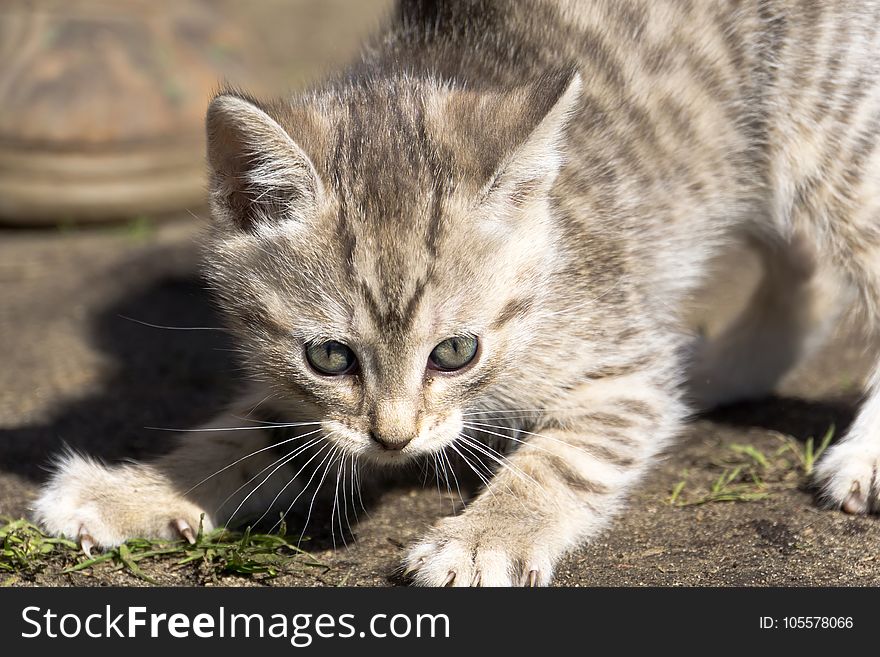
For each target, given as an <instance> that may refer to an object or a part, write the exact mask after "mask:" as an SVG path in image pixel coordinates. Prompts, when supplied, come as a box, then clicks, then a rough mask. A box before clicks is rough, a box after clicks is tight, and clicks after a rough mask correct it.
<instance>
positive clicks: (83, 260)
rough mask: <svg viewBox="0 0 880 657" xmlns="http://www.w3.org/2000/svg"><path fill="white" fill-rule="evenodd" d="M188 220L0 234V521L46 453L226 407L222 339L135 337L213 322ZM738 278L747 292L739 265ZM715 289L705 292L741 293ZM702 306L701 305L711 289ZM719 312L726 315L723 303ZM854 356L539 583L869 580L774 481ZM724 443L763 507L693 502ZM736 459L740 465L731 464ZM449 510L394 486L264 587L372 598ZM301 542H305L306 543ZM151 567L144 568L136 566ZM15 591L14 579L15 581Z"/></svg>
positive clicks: (852, 552)
mask: <svg viewBox="0 0 880 657" xmlns="http://www.w3.org/2000/svg"><path fill="white" fill-rule="evenodd" d="M197 223H198V221H197V220H196V219H193V218H192V217H190V216H188V215H187V216H183V217H181V218H178V219H177V220H176V221H172V222H169V223H165V224H162V225H160V226H158V227H150V226H145V225H143V224H134V225H130V226H118V227H113V228H94V229H81V230H74V231H71V230H66V231H61V230H59V231H42V232H28V231H8V232H4V233H2V234H0V290H2V292H0V345H2V347H0V349H2V367H0V515H6V516H12V517H17V516H20V515H24V514H27V512H28V503H29V501H30V500H31V499H33V496H34V494H35V491H36V490H37V487H38V486H39V483H40V481H41V479H42V478H43V477H44V475H45V471H44V469H43V468H44V466H45V464H46V461H47V459H48V457H49V456H50V455H51V454H52V453H54V452H55V451H56V450H58V449H59V448H60V447H61V445H62V444H64V443H66V444H68V445H71V446H73V447H75V448H77V449H79V450H82V451H85V452H87V453H91V454H97V455H100V456H102V457H104V458H107V459H111V460H112V459H118V458H122V457H135V458H137V457H141V456H145V455H149V454H151V453H155V452H158V451H161V450H162V449H163V445H164V444H165V442H164V441H165V440H167V435H166V434H163V433H160V432H156V431H151V430H148V429H145V427H151V426H152V427H156V426H158V427H188V426H194V425H196V424H198V423H199V422H201V421H204V420H206V419H208V418H209V417H211V416H212V415H213V414H214V413H215V412H216V411H217V410H219V409H220V408H221V407H222V406H223V404H224V402H225V401H226V400H228V399H229V398H230V396H231V395H232V394H233V392H234V390H235V386H236V376H237V375H236V372H235V368H236V365H235V362H234V360H233V357H232V353H231V352H229V351H227V349H228V348H229V345H228V344H227V342H226V338H225V337H224V335H223V334H222V333H218V332H213V331H174V330H163V329H157V328H150V327H148V326H144V325H143V324H139V323H136V322H133V321H131V320H132V319H135V320H140V321H143V322H149V323H152V324H157V325H165V326H203V327H212V326H219V325H220V320H219V319H218V318H217V316H216V315H215V313H214V311H213V310H212V306H211V303H210V301H209V298H208V296H207V294H206V293H205V291H204V290H203V289H202V287H201V284H200V282H199V279H198V277H197V274H196V273H195V266H196V262H197V250H196V248H195V243H194V236H195V234H196V233H197V225H196V224H197ZM743 262H744V263H745V264H743V263H740V264H739V265H738V268H739V269H740V270H741V273H743V274H746V276H745V278H746V279H748V278H749V276H748V271H746V270H748V269H749V265H748V263H749V261H748V260H745V261H743ZM738 280H740V279H737V278H730V279H729V280H728V282H727V284H726V286H725V287H724V288H723V290H722V292H720V293H718V294H720V295H721V297H723V298H724V299H727V298H728V297H735V296H742V294H743V289H744V288H743V286H742V285H740V284H739V283H738V282H737V281H738ZM716 296H717V294H716ZM727 305H730V304H729V303H728V304H727ZM865 353H866V344H865V343H864V342H863V341H861V340H859V339H858V338H857V337H855V336H854V335H853V334H852V332H846V331H844V332H842V333H840V334H838V335H836V336H835V337H834V338H833V339H832V341H831V342H830V343H829V344H828V345H827V346H826V347H825V348H823V349H821V350H820V351H819V352H818V353H816V354H815V355H814V356H813V357H811V358H810V359H809V361H808V362H807V363H805V365H804V366H803V367H800V368H798V370H796V371H795V372H793V373H792V374H791V375H790V376H789V377H787V379H786V381H785V383H784V385H783V386H782V387H781V391H780V396H779V397H777V398H773V399H768V400H766V401H761V402H756V403H749V404H743V405H739V406H735V407H732V408H728V409H726V410H723V411H719V412H716V413H714V414H712V415H711V416H709V417H706V418H701V419H698V420H696V421H695V422H694V423H693V424H692V425H691V426H690V428H689V430H688V431H687V432H686V434H685V435H684V436H683V438H682V440H681V443H680V444H679V446H678V447H676V448H675V449H673V450H672V451H670V453H669V454H668V455H667V457H666V458H665V459H664V460H663V461H662V462H660V463H659V464H658V466H657V468H656V469H655V470H654V471H653V473H652V474H651V475H650V476H649V477H647V479H645V481H644V483H643V484H642V485H641V486H640V487H639V488H638V489H637V490H636V491H635V492H634V494H633V495H632V498H631V503H630V505H629V508H628V510H627V511H626V512H625V513H624V514H623V515H622V517H620V518H619V519H618V520H617V522H616V523H614V524H613V526H612V527H611V529H610V530H609V531H608V532H607V533H605V534H604V535H603V536H601V537H600V538H599V539H597V540H596V541H595V542H593V544H591V545H590V546H588V547H585V548H583V549H581V550H579V551H577V552H576V553H574V554H572V555H571V556H570V557H568V558H567V559H565V561H564V562H563V563H562V564H561V565H560V567H559V570H558V575H557V578H556V584H557V585H562V586H595V585H627V586H630V585H633V586H643V585H661V586H679V585H792V586H794V585H798V586H800V585H877V584H880V563H878V561H877V548H878V546H880V520H878V519H877V518H876V517H849V516H846V515H844V514H841V513H838V512H835V511H826V510H820V509H819V508H817V507H816V506H815V505H814V502H813V497H812V494H811V492H810V491H808V490H806V489H805V488H804V487H803V482H804V477H802V476H800V475H798V474H796V473H794V472H792V473H791V474H786V472H788V470H786V469H785V468H784V467H783V466H784V463H783V462H784V461H791V462H794V461H796V458H795V456H794V454H795V452H794V451H793V450H787V451H784V453H782V454H778V452H779V450H780V448H781V447H782V446H783V445H784V444H785V443H784V438H783V437H784V436H789V437H791V438H793V439H794V441H795V444H797V445H798V446H800V447H802V445H803V442H804V441H805V440H806V439H807V438H808V437H811V436H814V437H820V436H822V435H823V434H824V433H825V432H826V430H827V429H828V427H829V426H830V425H832V424H833V425H834V426H835V427H836V431H837V434H838V435H839V434H840V433H841V432H842V430H843V429H844V428H845V427H846V425H847V424H848V423H849V422H850V421H851V418H852V414H853V410H854V404H855V402H856V401H857V398H858V389H859V383H860V380H861V377H862V375H863V374H864V371H865V366H866V360H867V359H866V358H865ZM732 444H740V445H750V446H753V447H755V448H756V449H759V450H761V452H762V453H763V454H765V455H766V456H767V458H768V461H769V466H768V467H767V468H763V469H761V470H760V471H759V474H760V476H761V479H762V481H763V482H764V483H763V487H758V486H757V485H755V484H754V483H753V482H745V483H743V482H742V481H741V479H742V478H738V479H737V480H735V481H734V484H733V485H734V486H739V488H738V490H740V491H746V492H754V491H763V492H769V497H766V498H764V499H760V500H756V501H745V502H714V503H706V504H694V505H688V506H679V505H673V504H670V503H669V501H668V500H669V497H670V493H671V491H672V490H673V488H674V487H675V486H676V484H677V483H678V482H680V481H685V482H686V483H685V486H684V488H683V490H682V492H681V495H680V497H679V500H684V501H686V502H697V501H700V499H701V498H703V497H705V496H706V494H707V493H708V491H709V488H710V486H711V484H712V482H713V481H715V480H716V479H717V478H718V477H719V476H720V475H721V474H723V473H724V472H725V469H726V468H727V471H728V472H729V468H730V467H732V465H733V464H735V463H737V462H740V461H742V460H743V458H745V457H743V456H741V455H740V456H738V455H737V454H736V453H735V452H734V451H733V450H732V449H731V447H730V446H731V445H732ZM746 460H748V459H746ZM448 510H449V499H448V498H446V499H441V497H439V496H438V492H437V490H436V488H434V487H432V486H429V487H427V488H425V489H421V488H419V487H418V486H412V487H410V486H405V485H402V486H398V487H395V488H394V489H392V490H388V491H387V492H385V493H384V494H383V495H381V496H380V498H379V499H377V500H376V501H375V503H374V504H372V505H371V508H370V516H369V518H366V519H364V521H363V522H361V523H360V524H359V525H357V526H356V528H355V541H354V542H353V543H351V544H350V545H349V546H348V547H346V548H340V549H336V550H334V549H332V548H327V549H323V548H322V549H315V548H313V551H314V552H315V554H316V556H318V558H319V559H321V560H322V561H323V562H324V563H326V564H328V565H329V566H330V568H329V569H328V570H324V569H305V570H297V571H295V572H293V573H292V574H286V575H282V576H281V577H279V578H277V579H275V580H272V581H271V583H273V584H276V585H304V586H312V585H334V584H339V583H345V584H348V585H367V586H385V585H389V584H396V583H399V582H398V580H396V579H395V578H394V577H393V575H392V573H393V570H394V569H395V567H396V566H397V564H398V562H399V559H400V556H401V554H402V550H403V546H405V545H406V544H408V543H409V542H411V541H413V540H415V539H416V538H417V537H418V536H419V534H420V532H421V531H422V530H423V529H424V528H425V527H427V526H428V525H430V523H431V522H432V521H433V520H434V519H436V518H438V517H439V516H440V515H442V514H443V513H446V512H448ZM315 545H316V546H320V545H322V544H321V543H320V542H319V543H317V544H315ZM151 568H152V570H151ZM145 570H147V572H151V573H152V574H153V575H154V576H156V577H157V578H158V579H159V580H160V581H161V582H163V583H166V584H180V585H188V584H203V583H220V584H229V585H253V584H257V583H258V582H257V581H256V580H253V579H246V578H236V577H229V578H223V579H220V580H212V581H206V580H205V579H204V578H202V577H201V576H200V575H199V572H198V570H197V568H195V567H194V568H193V569H191V570H189V569H185V568H184V569H180V570H169V569H167V568H164V567H161V566H150V565H146V566H145ZM50 571H51V569H49V570H47V571H45V572H44V573H42V574H39V575H37V576H36V577H35V578H34V579H33V583H36V584H52V585H97V584H109V583H115V584H136V583H138V581H137V580H134V579H133V578H131V577H130V576H128V575H126V574H124V573H121V572H115V571H112V570H109V569H100V568H98V569H95V570H94V571H93V572H91V573H88V574H73V575H58V574H52V572H50ZM24 583H27V581H25V582H24Z"/></svg>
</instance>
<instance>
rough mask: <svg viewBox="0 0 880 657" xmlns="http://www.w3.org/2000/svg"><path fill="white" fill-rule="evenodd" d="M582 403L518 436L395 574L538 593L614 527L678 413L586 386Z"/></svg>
mask: <svg viewBox="0 0 880 657" xmlns="http://www.w3.org/2000/svg"><path fill="white" fill-rule="evenodd" d="M627 378H629V377H627ZM584 397H585V398H584V400H583V401H584V404H585V405H584V406H583V407H585V408H589V409H590V412H589V413H584V414H582V415H580V416H579V417H577V418H571V419H569V420H567V421H566V422H564V423H562V422H560V423H559V426H557V427H555V428H553V427H550V428H544V429H541V430H537V431H535V432H532V433H531V434H525V433H520V434H518V435H517V438H518V439H526V444H524V445H521V446H520V448H519V449H518V450H517V451H516V452H515V453H513V454H512V455H510V456H509V458H508V460H507V463H506V464H505V466H504V467H502V468H501V469H500V470H499V471H498V472H497V474H496V475H495V477H494V478H493V479H492V480H491V482H490V483H489V486H488V487H487V488H486V490H484V491H483V492H482V493H481V494H480V495H479V496H478V497H477V499H475V500H474V502H473V503H472V504H471V505H470V506H469V507H468V508H467V509H466V510H465V512H464V513H462V514H461V515H460V516H456V517H450V518H446V519H444V520H442V521H441V522H439V523H438V524H437V525H436V526H435V527H434V528H433V529H432V530H430V531H429V532H428V534H427V535H426V536H425V537H424V539H423V540H422V541H421V542H419V543H418V544H417V545H415V547H413V548H412V549H411V550H410V552H409V554H408V555H407V556H406V558H405V561H404V566H405V568H406V570H407V572H409V573H412V577H413V581H414V583H415V584H418V585H422V586H543V585H547V584H549V582H550V580H551V578H552V576H553V571H554V568H555V565H556V563H557V561H558V560H559V559H560V558H561V557H562V556H563V555H564V554H565V553H566V552H568V551H569V550H571V549H573V548H575V547H577V546H578V545H579V544H581V543H583V542H584V541H586V540H588V539H590V538H592V537H593V536H595V535H596V533H597V532H598V531H599V530H600V529H601V528H602V527H603V526H604V525H605V524H606V523H607V521H608V520H609V519H610V518H611V517H613V515H614V514H615V512H616V511H617V510H618V509H619V508H620V506H621V504H622V502H623V497H624V495H625V493H626V492H627V490H628V488H629V487H630V486H631V485H632V484H633V483H634V482H635V481H636V480H637V479H638V477H639V475H640V474H641V473H642V472H643V470H644V469H645V466H647V465H648V464H649V461H650V459H651V457H652V456H654V455H655V454H656V453H657V451H658V450H659V449H661V448H662V446H663V445H664V444H665V443H666V442H667V441H668V439H670V438H671V437H672V436H673V435H674V433H675V431H676V429H677V427H678V424H679V421H680V417H681V416H682V415H683V409H682V407H681V405H680V403H679V402H678V400H677V399H676V398H675V397H674V396H673V394H672V393H671V392H666V391H664V390H662V389H658V388H652V387H647V386H646V385H645V384H644V383H643V382H639V381H629V383H627V382H626V381H624V380H621V379H616V380H614V381H608V382H606V383H604V384H603V383H601V382H600V383H594V384H592V386H591V387H590V390H589V393H588V394H585V395H584ZM475 428H481V427H477V425H472V426H471V428H470V431H471V433H473V434H474V435H479V431H477V430H475ZM492 431H494V429H492ZM458 449H463V448H462V447H458ZM472 449H473V448H472ZM475 451H476V450H475ZM469 458H471V460H472V459H473V457H472V456H471V457H469Z"/></svg>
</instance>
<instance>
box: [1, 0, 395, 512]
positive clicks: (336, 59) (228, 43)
mask: <svg viewBox="0 0 880 657" xmlns="http://www.w3.org/2000/svg"><path fill="white" fill-rule="evenodd" d="M389 5H390V3H389V2H388V0H250V1H247V2H246V1H244V0H2V1H0V515H2V514H6V515H13V516H15V515H19V514H21V513H24V511H25V510H26V502H27V500H28V499H29V498H30V496H31V495H32V494H33V490H34V485H35V484H36V482H38V481H39V480H40V479H41V478H42V477H43V476H44V475H45V471H44V469H43V468H44V466H45V464H46V461H47V458H48V457H49V456H50V455H51V454H52V453H55V452H56V451H57V450H58V449H59V447H60V445H61V444H62V443H67V444H69V445H71V446H73V447H76V448H78V449H81V450H83V451H85V452H87V453H91V454H96V455H100V456H102V457H104V458H107V459H110V460H113V459H116V458H119V457H123V456H142V455H145V454H151V453H155V452H157V451H161V450H162V449H163V447H164V445H165V443H164V439H165V438H166V437H167V436H166V434H165V433H163V432H156V431H151V430H147V429H145V427H148V426H152V427H186V426H192V425H193V424H194V423H198V422H201V421H204V420H207V419H208V418H209V417H210V416H211V415H212V414H214V413H216V412H217V411H218V410H219V409H220V408H221V407H222V406H223V405H224V403H225V402H226V401H227V400H228V399H229V397H230V396H232V395H233V394H234V390H235V387H236V382H237V381H238V380H239V373H238V372H237V371H236V364H235V362H234V359H233V357H232V353H231V348H232V346H231V345H229V344H228V342H227V340H226V337H225V334H224V333H222V332H221V331H217V330H213V329H216V328H219V327H220V326H221V322H220V319H219V318H217V317H216V316H215V313H214V310H213V307H212V305H211V302H210V299H209V298H208V295H207V293H206V292H205V290H204V288H203V284H202V282H201V281H200V280H199V277H198V273H197V265H198V248H197V236H198V233H199V230H200V228H201V226H202V225H203V223H204V222H205V221H207V216H206V191H205V163H204V137H203V130H204V127H203V119H204V114H205V109H206V107H207V103H208V101H209V99H210V97H211V95H212V93H213V92H214V91H215V90H216V89H217V88H218V87H219V86H220V85H221V83H225V84H231V85H235V86H238V87H241V88H244V89H247V90H249V91H252V92H253V93H255V94H257V95H281V94H287V93H295V92H296V90H297V89H299V88H301V87H302V86H303V85H304V84H307V83H308V82H309V81H310V80H314V79H316V78H319V77H320V76H322V75H324V74H325V73H326V72H327V71H328V70H330V69H333V68H335V67H339V66H341V65H344V63H345V62H346V61H347V60H349V59H350V58H352V57H355V56H356V54H357V51H358V49H359V47H360V44H361V43H362V40H363V39H364V37H365V36H366V35H368V34H369V33H371V32H374V31H375V30H377V29H378V28H379V26H380V24H381V22H382V20H383V18H384V16H385V15H386V14H387V12H388V10H389ZM138 322H147V323H149V324H153V325H156V326H163V327H168V328H154V327H152V326H147V325H145V324H143V323H138ZM193 327H203V328H207V329H211V330H198V331H189V330H176V329H179V328H193Z"/></svg>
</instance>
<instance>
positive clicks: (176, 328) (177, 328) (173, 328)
mask: <svg viewBox="0 0 880 657" xmlns="http://www.w3.org/2000/svg"><path fill="white" fill-rule="evenodd" d="M117 316H118V317H120V318H122V319H125V320H128V321H129V322H134V323H135V324H141V325H143V326H149V327H150V328H156V329H165V330H166V331H220V332H221V333H230V330H229V329H228V328H223V327H220V326H163V325H162V324H152V323H150V322H145V321H143V320H140V319H135V318H134V317H128V316H127V315H117Z"/></svg>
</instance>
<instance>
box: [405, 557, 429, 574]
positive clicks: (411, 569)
mask: <svg viewBox="0 0 880 657" xmlns="http://www.w3.org/2000/svg"><path fill="white" fill-rule="evenodd" d="M423 563H425V559H424V557H423V558H421V559H419V560H418V561H416V562H415V563H414V564H413V565H411V566H407V567H406V570H404V571H403V576H404V577H409V576H410V575H412V574H413V573H414V572H416V571H417V570H418V569H419V568H420V567H421V565H422V564H423Z"/></svg>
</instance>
